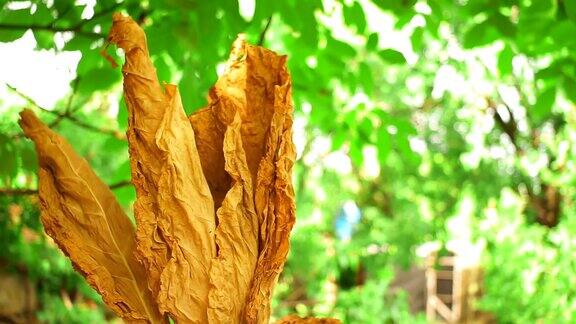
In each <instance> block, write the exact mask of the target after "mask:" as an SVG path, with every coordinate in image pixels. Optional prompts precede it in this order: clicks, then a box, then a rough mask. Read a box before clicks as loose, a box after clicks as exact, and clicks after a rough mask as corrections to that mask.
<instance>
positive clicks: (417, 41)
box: [410, 27, 424, 52]
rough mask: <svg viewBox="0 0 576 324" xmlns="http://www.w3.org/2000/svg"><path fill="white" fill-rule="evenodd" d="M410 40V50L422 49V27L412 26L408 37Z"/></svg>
mask: <svg viewBox="0 0 576 324" xmlns="http://www.w3.org/2000/svg"><path fill="white" fill-rule="evenodd" d="M410 41H411V43H412V50H413V51H414V52H420V51H422V49H423V45H424V28H422V27H417V28H414V31H413V32H412V36H411V37H410Z"/></svg>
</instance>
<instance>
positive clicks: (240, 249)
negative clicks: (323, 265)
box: [109, 15, 295, 323]
mask: <svg viewBox="0 0 576 324" xmlns="http://www.w3.org/2000/svg"><path fill="white" fill-rule="evenodd" d="M109 39H110V41H111V42H113V43H116V44H118V45H119V46H120V47H121V48H123V49H124V51H125V52H126V64H125V65H124V69H123V71H124V90H125V97H126V102H127V105H128V109H129V116H130V120H129V130H128V139H129V143H130V155H131V160H132V166H133V168H132V169H133V178H134V183H135V185H136V189H137V195H138V199H137V203H136V206H135V209H136V218H137V222H138V230H137V241H138V251H139V254H140V255H141V260H142V261H143V262H144V264H145V265H146V267H147V269H148V270H149V274H150V276H151V278H150V287H151V289H152V291H153V292H154V293H157V294H158V303H159V304H160V307H161V310H162V311H163V312H169V313H170V314H171V315H172V316H173V317H174V318H175V319H176V320H177V321H178V320H182V321H206V320H208V321H209V322H223V323H229V322H235V323H237V322H249V323H264V322H267V321H268V318H269V315H270V306H269V299H270V297H271V296H270V295H271V291H272V288H273V286H274V284H275V283H276V280H277V278H278V275H279V274H280V272H281V271H282V267H283V265H284V262H285V260H286V255H287V253H288V238H289V234H290V231H291V229H292V226H293V223H294V209H295V207H294V194H293V188H292V183H291V169H292V165H293V162H294V159H295V151H294V147H293V144H292V138H291V137H292V132H291V127H292V117H291V114H292V104H291V96H290V89H291V85H290V77H289V74H288V72H287V69H286V66H285V64H286V57H285V56H278V55H276V54H275V53H273V52H271V51H268V50H266V49H263V48H260V47H254V46H250V45H247V44H245V43H244V41H243V40H238V41H237V42H236V43H235V45H234V48H233V51H232V54H231V56H230V59H229V62H228V68H227V71H226V73H225V74H224V75H223V76H222V77H221V78H220V79H219V80H218V82H217V83H216V85H215V86H214V87H213V88H212V89H211V90H210V94H209V104H208V107H206V108H204V109H201V110H200V111H198V112H197V113H195V114H193V115H192V116H190V125H191V127H192V128H193V131H192V129H191V128H190V126H189V125H188V126H187V125H184V124H183V123H182V116H183V110H182V108H181V106H180V100H179V97H176V99H174V97H172V96H171V95H170V94H171V93H176V88H175V86H171V85H168V86H167V89H166V93H167V95H165V94H164V92H163V91H162V87H161V86H160V85H159V83H158V80H157V77H156V74H155V70H154V68H153V66H152V64H151V61H150V59H149V57H148V51H147V47H146V46H147V45H146V38H145V35H144V33H143V31H142V30H141V29H140V28H139V26H138V25H137V24H136V23H135V22H133V21H132V20H131V19H130V18H128V17H122V16H120V15H116V16H115V17H114V25H113V27H112V30H111V32H110V37H109ZM167 97H168V98H167ZM166 115H169V116H176V117H171V118H172V119H171V122H170V123H165V124H160V121H161V120H164V119H166V117H164V116H166ZM164 138H166V140H165V142H170V143H171V144H170V145H166V146H161V143H162V139H164ZM195 140H196V141H195ZM183 155H186V156H184V157H183ZM198 156H199V158H198ZM177 157H179V158H180V159H179V160H177V159H176V158H177ZM200 164H201V168H199V165H200ZM166 169H171V170H174V171H173V173H167V174H163V172H165V170H166ZM198 170H202V173H201V174H198V173H193V171H198ZM174 173H179V174H184V175H188V176H187V177H185V179H188V180H189V181H188V182H184V183H183V182H181V181H178V180H180V179H182V178H181V177H180V178H178V177H175V176H174ZM191 177H196V178H191ZM160 179H162V181H160ZM162 183H163V184H165V188H169V189H170V190H169V191H164V192H162V191H161V190H160V184H162ZM255 184H257V186H255ZM208 188H209V193H208V194H206V193H205V191H206V190H207V189H208ZM171 192H175V193H182V192H184V193H186V195H182V196H181V197H179V198H178V199H175V198H172V197H170V195H169V193H171ZM188 193H190V194H188ZM198 193H201V194H198ZM210 193H211V195H210ZM179 203H184V204H186V205H185V206H184V208H181V209H179V210H174V212H173V213H172V212H170V210H169V209H168V207H169V206H172V205H174V204H179ZM208 205H210V206H208ZM190 206H195V207H196V208H190ZM185 207H188V209H186V208H185ZM210 208H212V209H211V210H210ZM214 210H216V213H214ZM167 211H168V212H167ZM204 217H211V221H212V222H210V220H207V219H205V218H204ZM198 219H200V220H202V222H199V223H200V224H197V223H196V222H194V221H197V220H198ZM174 220H179V222H176V223H174ZM186 222H190V223H191V224H192V225H196V226H195V227H194V226H185V225H186V224H188V223H186ZM183 224H184V225H183ZM140 227H142V229H140ZM177 227H179V228H181V229H182V230H181V231H175V230H174V229H175V228H177ZM187 234H188V235H192V237H194V238H196V240H195V242H194V244H196V245H195V246H192V245H189V246H188V247H189V249H186V251H187V252H189V253H190V255H191V256H194V257H195V258H196V260H201V264H192V265H188V267H189V268H188V269H189V271H190V273H186V272H184V270H185V268H182V267H181V266H183V265H186V264H185V263H186V262H187V261H190V260H189V259H190V258H188V256H187V255H182V256H181V255H176V256H170V255H168V254H169V252H171V251H173V248H172V247H173V246H174V242H176V246H177V247H178V246H180V245H181V244H185V243H186V239H188V238H189V236H188V235H187ZM198 238H200V239H198ZM198 242H201V243H202V244H199V243H198ZM210 244H212V245H211V246H209V247H208V248H207V246H208V245H210ZM211 248H213V249H211ZM174 259H176V260H178V262H176V264H177V265H178V266H176V267H173V268H168V264H169V262H170V260H174ZM181 260H184V261H185V262H182V261H181ZM206 269H208V275H206V273H205V270H206ZM167 272H168V274H166V273H167ZM165 275H166V276H168V278H169V279H166V280H170V281H169V282H170V283H171V285H170V286H169V288H165V287H166V285H165V284H164V282H167V281H165V280H164V278H165V277H164V276H165ZM191 276H194V278H192V280H191ZM203 278H205V281H203ZM205 283H209V287H208V288H207V289H206V286H205ZM172 285H179V287H182V288H184V289H187V290H188V294H193V295H194V298H195V300H193V302H192V303H189V304H188V306H189V307H188V308H184V307H185V305H181V304H180V305H177V304H175V302H177V301H178V300H180V299H185V298H186V296H185V295H182V294H181V292H180V291H170V290H169V289H171V288H170V287H172ZM170 298H173V299H170ZM203 298H205V299H203ZM203 301H207V304H204V305H203V304H202V302H203ZM203 306H205V307H204V308H203Z"/></svg>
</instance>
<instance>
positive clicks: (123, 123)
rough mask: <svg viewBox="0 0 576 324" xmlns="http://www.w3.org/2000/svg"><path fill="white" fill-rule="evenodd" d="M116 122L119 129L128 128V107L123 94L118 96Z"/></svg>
mask: <svg viewBox="0 0 576 324" xmlns="http://www.w3.org/2000/svg"><path fill="white" fill-rule="evenodd" d="M116 122H118V127H119V128H120V129H122V130H125V129H126V128H128V108H127V107H126V102H125V101H124V96H122V98H120V103H119V104H118V115H117V116H116Z"/></svg>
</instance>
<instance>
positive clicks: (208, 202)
mask: <svg viewBox="0 0 576 324" xmlns="http://www.w3.org/2000/svg"><path fill="white" fill-rule="evenodd" d="M109 40H110V42H112V43H114V44H117V45H118V46H119V47H121V48H122V49H123V50H124V52H125V53H126V63H125V64H124V67H123V69H122V71H123V75H124V94H125V100H126V103H127V106H128V113H129V123H128V131H127V137H128V142H129V147H130V159H131V165H132V179H133V182H134V185H135V187H136V194H137V200H136V203H135V206H134V210H135V216H136V222H137V232H136V240H137V251H138V256H139V259H140V260H141V261H142V262H143V263H144V265H145V267H146V269H147V270H148V275H149V286H150V288H151V290H152V292H153V293H155V294H157V301H158V304H159V306H160V310H161V312H162V313H169V314H170V315H171V316H172V318H174V319H175V320H176V321H178V322H194V323H205V322H207V320H208V314H207V309H208V291H209V284H210V278H209V272H210V266H211V260H212V259H213V258H214V257H215V256H216V245H215V242H214V232H215V226H216V224H215V217H214V203H213V200H212V197H211V194H210V190H209V188H208V184H207V183H206V179H205V177H204V175H203V174H202V168H201V165H200V159H199V157H198V151H197V150H196V144H195V138H194V131H193V130H192V127H191V125H190V123H189V122H188V119H187V117H186V115H185V113H184V110H183V108H182V104H181V100H180V95H179V94H178V90H177V88H176V87H175V86H173V85H167V86H166V88H165V89H162V87H161V86H160V84H159V82H158V79H157V77H156V71H155V69H154V67H153V65H152V62H151V61H150V58H149V54H148V49H147V44H146V36H145V35H144V31H143V30H142V29H141V28H140V27H139V26H138V25H137V24H136V23H135V22H134V21H133V20H132V19H130V18H129V17H124V16H122V15H120V14H115V15H114V17H113V25H112V29H111V30H110V35H109ZM228 297H230V296H228Z"/></svg>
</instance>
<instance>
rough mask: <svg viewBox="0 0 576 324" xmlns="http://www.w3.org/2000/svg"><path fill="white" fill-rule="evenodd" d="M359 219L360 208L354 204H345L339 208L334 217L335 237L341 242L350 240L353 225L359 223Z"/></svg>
mask: <svg viewBox="0 0 576 324" xmlns="http://www.w3.org/2000/svg"><path fill="white" fill-rule="evenodd" d="M361 217H362V214H361V213H360V208H358V205H356V203H355V202H353V201H347V202H345V203H344V205H342V208H340V212H339V213H338V216H336V224H335V227H336V237H338V238H339V239H340V240H342V241H349V240H350V239H351V238H352V232H353V231H354V225H356V224H358V222H360V218H361Z"/></svg>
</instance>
